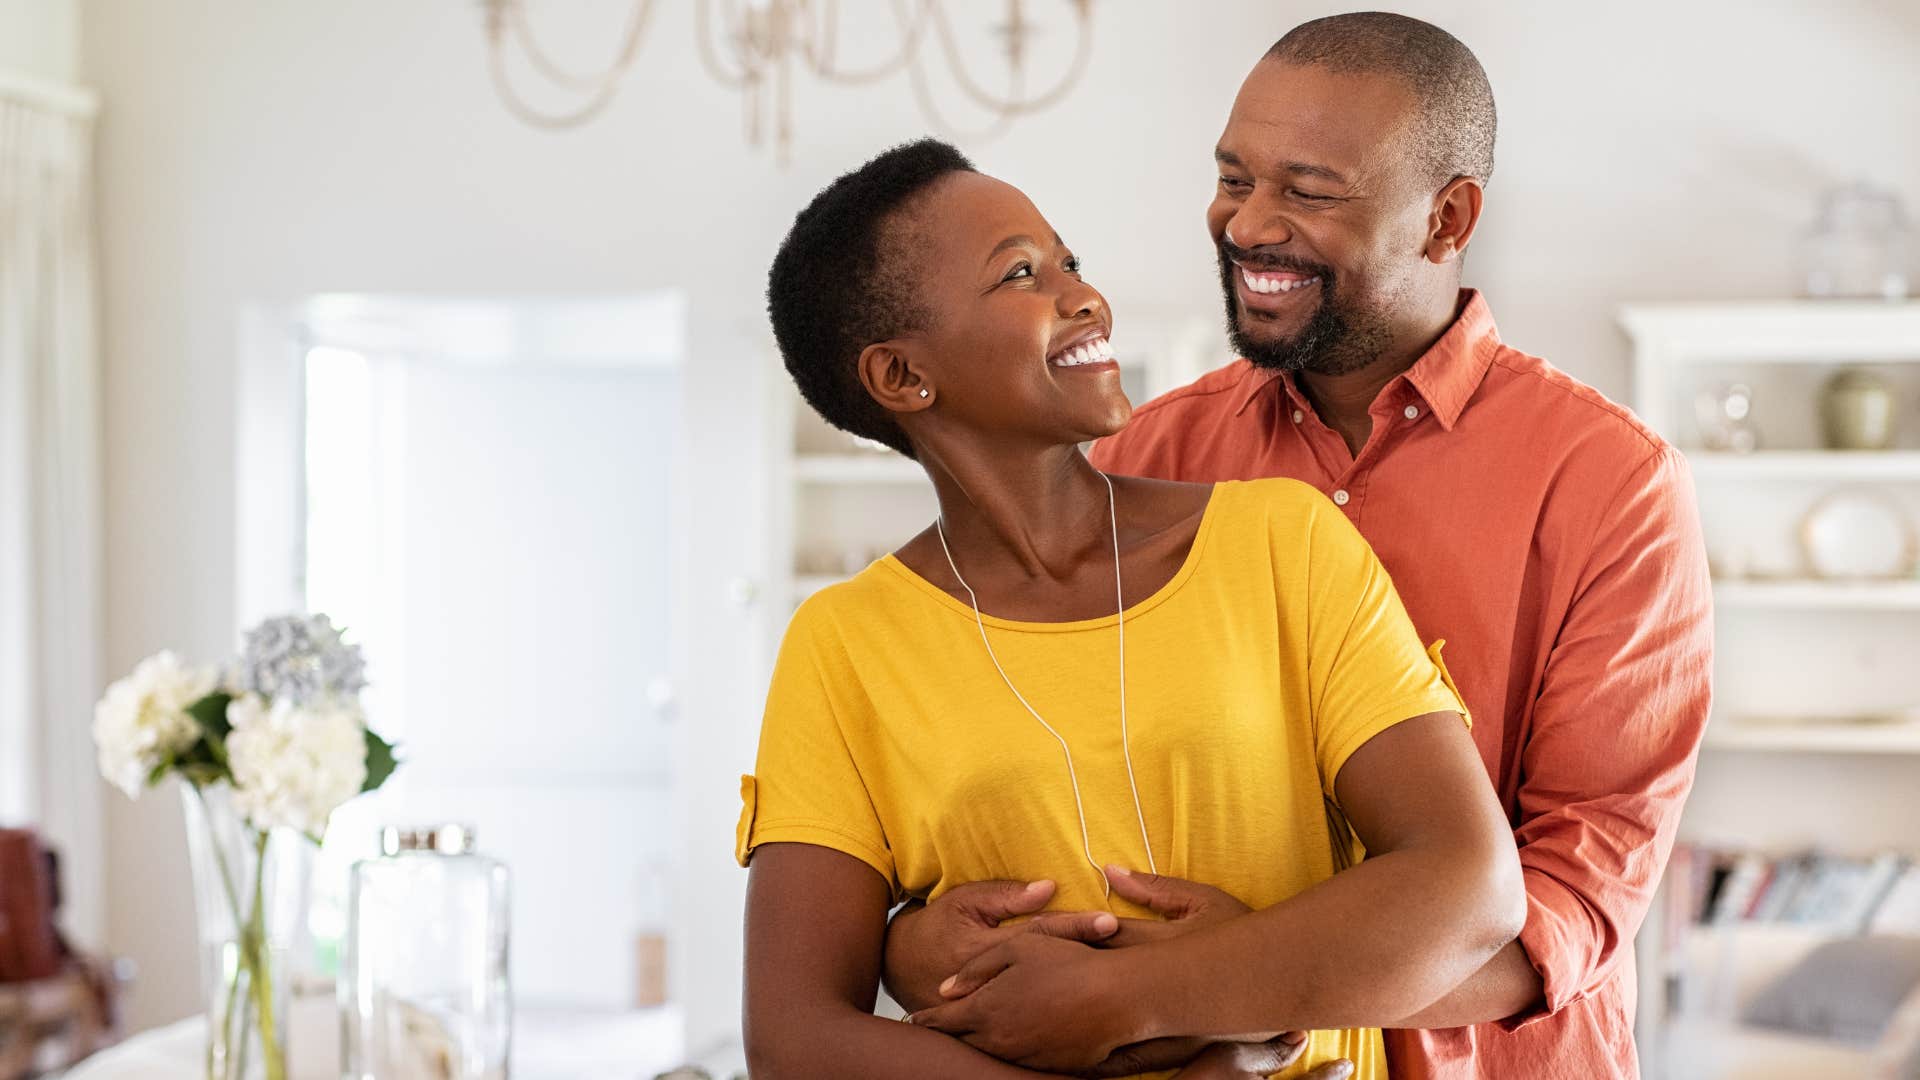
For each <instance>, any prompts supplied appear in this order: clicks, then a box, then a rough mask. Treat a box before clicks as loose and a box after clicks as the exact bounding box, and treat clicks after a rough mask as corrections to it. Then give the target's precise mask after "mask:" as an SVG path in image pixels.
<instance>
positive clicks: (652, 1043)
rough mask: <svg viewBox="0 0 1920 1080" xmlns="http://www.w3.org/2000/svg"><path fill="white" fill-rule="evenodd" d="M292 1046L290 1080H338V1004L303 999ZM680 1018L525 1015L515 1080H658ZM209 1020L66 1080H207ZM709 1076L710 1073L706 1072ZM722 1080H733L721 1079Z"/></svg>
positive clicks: (657, 1012)
mask: <svg viewBox="0 0 1920 1080" xmlns="http://www.w3.org/2000/svg"><path fill="white" fill-rule="evenodd" d="M291 1013H292V1015H291V1022H290V1028H291V1031H290V1034H289V1038H288V1043H287V1049H288V1056H289V1064H290V1066H291V1068H290V1069H289V1070H288V1072H289V1080H340V1026H339V1019H338V1013H337V1011H336V1008H335V1006H334V1003H333V1001H332V1000H330V999H326V998H302V999H297V1000H296V1001H295V1002H294V1004H293V1006H292V1009H291ZM682 1030H683V1028H682V1026H681V1023H680V1015H679V1012H678V1011H677V1010H675V1009H672V1008H664V1009H650V1010H645V1011H634V1012H583V1011H578V1010H558V1009H537V1008H525V1009H521V1010H518V1011H517V1012H516V1014H515V1016H514V1027H513V1070H512V1076H513V1080H652V1078H653V1077H654V1076H656V1075H658V1074H659V1073H662V1072H665V1071H666V1070H668V1069H671V1068H673V1067H674V1066H676V1065H680V1064H682V1063H684V1061H685V1053H686V1051H685V1047H684V1046H683V1045H682V1041H683V1036H682V1034H681V1033H682ZM205 1033H206V1021H205V1019H204V1018H200V1017H196V1018H194V1019H189V1020H182V1021H180V1022H179V1023H177V1024H169V1025H167V1026H166V1027H161V1028H155V1029H153V1030H151V1031H146V1032H142V1033H140V1034H139V1035H136V1036H134V1037H133V1038H131V1039H128V1040H127V1041H126V1042H124V1043H121V1044H120V1045H119V1046H116V1047H114V1048H113V1049H111V1050H108V1051H106V1052H105V1053H102V1054H97V1055H95V1056H94V1057H91V1058H89V1059H87V1060H86V1061H85V1062H84V1063H82V1064H81V1065H80V1066H78V1067H77V1068H75V1069H73V1070H72V1071H71V1072H69V1073H67V1075H66V1077H65V1080H201V1077H202V1075H203V1069H204V1068H205V1045H206V1044H205ZM708 1067H709V1068H710V1069H711V1068H712V1067H713V1066H712V1065H709V1066H708ZM715 1075H716V1076H720V1077H723V1078H724V1077H725V1076H727V1075H729V1073H728V1072H726V1071H719V1070H716V1071H715Z"/></svg>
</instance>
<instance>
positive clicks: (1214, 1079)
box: [1174, 1031, 1353, 1080]
mask: <svg viewBox="0 0 1920 1080" xmlns="http://www.w3.org/2000/svg"><path fill="white" fill-rule="evenodd" d="M1306 1052H1307V1037H1306V1036H1305V1035H1302V1034H1301V1033H1299V1032H1297V1031H1294V1032H1288V1033H1287V1034H1285V1035H1282V1036H1280V1037H1279V1038H1277V1039H1274V1040H1272V1041H1270V1042H1263V1043H1215V1044H1214V1045H1213V1046H1210V1047H1208V1048H1207V1051H1206V1053H1203V1054H1201V1055H1200V1056H1199V1057H1197V1058H1194V1059H1193V1063H1192V1064H1191V1065H1188V1066H1187V1067H1186V1068H1184V1069H1181V1070H1180V1071H1179V1072H1177V1073H1175V1074H1174V1080H1264V1078H1265V1077H1268V1076H1271V1075H1273V1074H1274V1073H1277V1072H1279V1071H1280V1070H1281V1069H1284V1068H1286V1067H1287V1066H1289V1065H1291V1064H1293V1063H1294V1062H1295V1061H1298V1060H1299V1059H1300V1055H1301V1054H1304V1053H1306ZM1352 1075H1353V1063H1352V1062H1350V1061H1347V1060H1345V1059H1344V1058H1343V1059H1341V1060H1339V1061H1329V1062H1327V1063H1326V1064H1324V1065H1317V1066H1315V1067H1314V1068H1312V1069H1311V1070H1309V1071H1308V1072H1307V1073H1306V1075H1304V1076H1302V1077H1301V1078H1300V1080H1347V1077H1349V1076H1352Z"/></svg>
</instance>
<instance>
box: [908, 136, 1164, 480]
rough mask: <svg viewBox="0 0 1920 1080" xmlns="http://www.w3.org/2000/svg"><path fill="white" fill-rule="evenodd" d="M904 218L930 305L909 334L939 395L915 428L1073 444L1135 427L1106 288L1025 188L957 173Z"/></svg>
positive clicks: (917, 362)
mask: <svg viewBox="0 0 1920 1080" xmlns="http://www.w3.org/2000/svg"><path fill="white" fill-rule="evenodd" d="M894 227H895V228H896V229H898V230H900V231H899V232H897V233H896V234H895V235H893V236H892V237H890V238H889V239H890V240H891V242H893V243H895V244H898V245H902V246H901V247H900V248H898V249H897V250H899V251H901V252H904V253H905V255H906V259H905V260H904V261H905V262H906V264H907V265H910V266H914V267H915V268H916V275H917V278H918V283H919V288H920V291H921V295H920V297H919V299H920V301H921V302H922V303H923V304H924V305H925V307H926V309H927V311H928V313H929V315H930V316H931V317H930V318H929V319H928V328H927V329H926V330H924V331H921V332H918V333H915V334H912V335H909V336H907V337H905V338H902V339H901V341H900V343H899V344H900V347H901V351H902V353H903V354H904V355H905V356H906V358H907V360H908V362H909V363H910V364H911V365H912V366H913V368H914V370H915V372H916V373H917V374H919V375H920V377H921V378H922V379H923V380H924V381H925V382H926V383H927V384H928V385H929V388H930V390H931V392H932V395H933V397H932V398H930V407H929V409H928V410H926V412H925V413H923V414H917V415H909V416H905V417H902V418H901V419H902V420H903V422H904V423H905V425H906V426H907V427H908V433H909V434H910V435H912V434H914V433H915V428H916V427H920V426H921V423H922V422H924V423H926V424H928V425H932V424H938V426H939V427H940V428H941V429H942V430H943V431H944V430H950V429H953V428H959V429H963V430H971V431H977V432H979V433H981V434H983V435H987V436H990V437H992V438H993V439H994V440H995V441H996V442H1004V440H1008V439H1016V440H1022V439H1023V440H1028V441H1031V442H1033V443H1035V444H1040V445H1046V446H1063V445H1069V444H1073V443H1079V442H1085V441H1086V440H1088V439H1094V438H1099V437H1101V436H1103V435H1111V434H1113V433H1114V432H1116V431H1118V430H1120V428H1121V427H1123V426H1125V424H1126V422H1127V418H1128V416H1129V415H1131V413H1132V405H1130V404H1129V403H1128V401H1127V397H1126V394H1125V393H1124V392H1123V391H1122V390H1121V388H1120V368H1119V365H1117V364H1116V363H1114V360H1113V356H1114V353H1113V350H1112V349H1111V348H1109V347H1108V345H1107V335H1108V334H1109V333H1110V332H1111V331H1112V329H1113V318H1112V315H1111V313H1109V312H1108V310H1107V302H1106V298H1104V297H1102V296H1101V295H1100V293H1099V291H1098V290H1096V289H1094V287H1093V286H1091V285H1088V284H1087V283H1086V282H1085V281H1083V280H1081V278H1080V264H1079V261H1078V260H1077V259H1075V258H1074V256H1073V253H1072V252H1071V251H1070V250H1068V248H1067V246H1066V245H1065V244H1064V243H1062V242H1061V240H1060V238H1059V236H1058V235H1056V234H1055V233H1054V231H1053V227H1052V226H1051V225H1048V224H1047V219H1046V218H1044V217H1042V216H1041V215H1040V211H1039V210H1037V209H1035V208H1034V205H1033V203H1031V202H1030V201H1028V199H1027V197H1026V196H1025V195H1023V194H1021V193H1020V191H1019V190H1018V189H1017V188H1014V187H1012V186H1011V185H1009V184H1005V183H1002V182H1001V181H999V180H995V179H993V178H992V177H989V176H983V175H980V174H979V173H954V174H952V175H949V176H947V177H944V178H942V179H941V180H940V181H938V182H937V183H936V184H935V185H934V186H933V187H932V188H930V189H929V190H928V191H927V192H926V193H925V194H924V195H923V196H921V198H920V199H918V200H916V202H915V203H914V204H911V205H910V206H909V207H907V209H906V212H905V214H903V215H902V220H901V221H900V222H898V223H897V224H896V225H895V226H894ZM921 430H922V432H924V433H925V434H931V432H930V431H928V430H927V429H926V428H925V427H922V428H921Z"/></svg>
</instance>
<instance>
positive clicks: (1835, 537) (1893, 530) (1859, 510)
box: [1800, 488, 1920, 581]
mask: <svg viewBox="0 0 1920 1080" xmlns="http://www.w3.org/2000/svg"><path fill="white" fill-rule="evenodd" d="M1800 547H1801V550H1802V551H1803V552H1804V553H1805V555H1806V560H1807V568H1808V569H1809V570H1810V571H1811V572H1812V573H1813V575H1814V576H1815V577H1818V578H1825V579H1827V580H1838V581H1881V580H1891V579H1896V578H1910V577H1912V576H1913V573H1914V567H1915V563H1916V561H1920V531H1917V530H1916V528H1915V526H1914V522H1913V519H1912V518H1911V517H1909V516H1908V515H1907V513H1906V511H1905V510H1904V509H1902V508H1901V506H1900V504H1899V503H1898V502H1896V501H1895V500H1894V499H1893V497H1892V496H1890V495H1888V494H1886V493H1885V492H1882V491H1877V490H1872V489H1865V488H1862V489H1853V490H1847V491H1837V492H1834V493H1833V494H1831V495H1828V496H1827V497H1826V498H1824V499H1821V500H1820V501H1819V502H1818V503H1815V504H1814V506H1813V509H1811V510H1809V511H1807V516H1806V517H1805V518H1803V519H1802V520H1801V522H1800Z"/></svg>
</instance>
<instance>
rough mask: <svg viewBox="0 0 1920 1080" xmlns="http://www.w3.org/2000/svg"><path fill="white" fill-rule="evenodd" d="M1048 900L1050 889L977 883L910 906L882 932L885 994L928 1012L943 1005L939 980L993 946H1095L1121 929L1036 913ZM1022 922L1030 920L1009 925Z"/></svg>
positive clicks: (1079, 917) (1104, 915)
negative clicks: (1044, 938)
mask: <svg viewBox="0 0 1920 1080" xmlns="http://www.w3.org/2000/svg"><path fill="white" fill-rule="evenodd" d="M1053 894H1054V884H1053V882H1051V881H1032V882H1026V883H1024V884H1023V883H1021V882H1018V881H976V882H972V883H970V884H966V885H960V886H956V887H955V888H953V889H951V890H949V891H948V892H946V893H944V894H942V895H941V896H940V898H939V899H937V900H933V901H931V902H929V903H926V904H917V903H916V904H909V905H907V906H906V907H905V908H903V909H901V911H900V912H899V914H897V915H895V916H894V917H893V921H892V922H891V923H889V924H888V926H887V945H886V953H885V967H884V969H883V971H882V980H883V981H884V983H885V984H886V987H887V993H889V994H891V995H892V996H893V1000H895V1001H897V1002H899V1003H900V1004H901V1005H904V1006H906V1007H907V1008H908V1009H922V1008H928V1007H931V1006H934V1005H938V1004H940V1002H941V1000H942V998H941V995H940V992H939V990H938V989H937V987H939V985H940V981H941V980H942V979H945V978H947V977H948V976H950V975H952V974H953V973H954V972H956V971H959V970H960V969H961V968H962V967H965V966H966V964H967V961H969V960H972V959H973V958H974V957H976V956H979V955H980V954H981V953H984V952H986V951H987V950H988V949H991V948H993V947H994V946H995V945H999V944H1001V943H1002V942H1005V941H1010V940H1012V939H1013V938H1016V937H1018V936H1020V935H1021V934H1046V935H1049V936H1052V937H1058V938H1066V939H1067V940H1069V941H1086V942H1093V941H1099V940H1101V939H1102V938H1105V937H1107V936H1108V935H1110V934H1112V933H1113V932H1114V930H1116V929H1117V928H1118V927H1119V925H1120V924H1119V921H1118V920H1117V919H1115V918H1114V917H1113V915H1112V913H1110V912H1105V911H1076V912H1043V911H1041V910H1040V909H1041V908H1043V907H1045V906H1046V904H1047V901H1049V900H1051V899H1052V898H1053ZM1022 916H1031V918H1028V919H1027V921H1025V922H1018V923H1015V922H1009V921H1008V920H1011V919H1016V918H1020V917H1022ZM1003 924H1004V925H1003Z"/></svg>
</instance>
